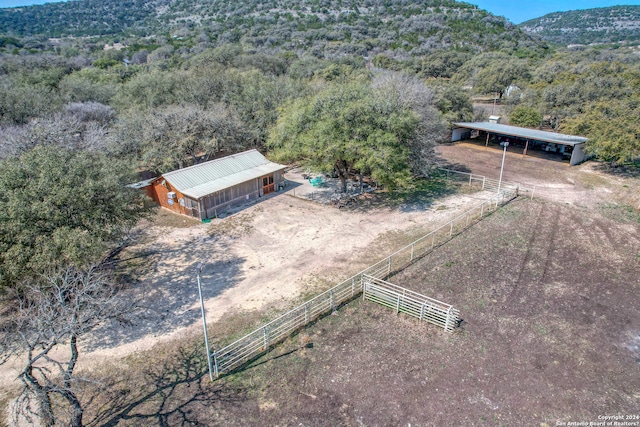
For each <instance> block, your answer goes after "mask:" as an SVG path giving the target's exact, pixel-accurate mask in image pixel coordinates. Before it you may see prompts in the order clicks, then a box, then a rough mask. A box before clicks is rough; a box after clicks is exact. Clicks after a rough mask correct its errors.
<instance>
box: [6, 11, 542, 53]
mask: <svg viewBox="0 0 640 427" xmlns="http://www.w3.org/2000/svg"><path fill="white" fill-rule="evenodd" d="M167 33H168V34H169V35H171V36H172V37H174V38H181V39H183V38H190V37H191V38H196V37H200V39H202V38H203V37H204V38H205V39H209V40H211V41H212V42H217V43H226V42H229V43H237V42H241V43H243V44H244V45H245V46H252V47H254V48H256V49H260V50H271V51H278V50H291V51H308V52H311V53H314V54H318V55H323V56H337V55H349V54H352V55H353V54H355V55H363V54H366V53H367V52H370V51H372V50H373V51H379V52H382V51H389V52H393V53H394V56H396V57H406V56H415V55H422V54H426V53H429V52H433V51H437V50H457V51H468V52H484V51H493V50H503V51H508V52H519V54H520V55H521V56H527V55H530V54H531V53H532V52H534V51H535V50H541V51H542V50H544V46H543V43H541V42H540V41H538V40H535V39H534V38H532V37H531V36H529V35H527V34H525V33H524V32H522V31H521V30H520V29H519V28H517V27H516V26H515V25H513V24H512V23H510V22H508V21H506V20H505V19H504V18H502V17H497V16H494V15H492V14H490V13H489V12H487V11H485V10H482V9H479V8H478V7H477V6H474V5H471V4H468V3H464V2H458V1H452V0H422V1H421V0H251V1H236V0H233V1H232V0H75V1H69V2H64V3H53V4H45V5H41V6H30V7H19V8H10V9H0V35H2V34H4V35H5V36H8V37H27V36H45V37H64V36H75V37H80V36H103V35H119V36H122V37H131V36H136V37H139V36H147V35H158V34H165V35H167Z"/></svg>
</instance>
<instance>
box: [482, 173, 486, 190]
mask: <svg viewBox="0 0 640 427" xmlns="http://www.w3.org/2000/svg"><path fill="white" fill-rule="evenodd" d="M486 180H487V177H486V176H483V177H482V189H483V190H484V184H485V181H486Z"/></svg>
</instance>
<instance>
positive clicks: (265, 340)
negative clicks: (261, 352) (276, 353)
mask: <svg viewBox="0 0 640 427" xmlns="http://www.w3.org/2000/svg"><path fill="white" fill-rule="evenodd" d="M262 336H263V338H264V349H265V350H266V349H267V348H268V346H267V344H268V342H269V338H268V337H267V327H266V326H265V327H263V328H262Z"/></svg>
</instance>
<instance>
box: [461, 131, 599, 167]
mask: <svg viewBox="0 0 640 427" xmlns="http://www.w3.org/2000/svg"><path fill="white" fill-rule="evenodd" d="M465 139H479V140H481V141H484V142H485V146H487V145H489V142H490V141H493V140H497V141H500V142H502V141H509V142H510V143H514V142H515V143H520V144H522V145H523V147H524V149H523V155H524V156H526V155H527V151H528V150H538V151H544V152H546V153H557V154H558V155H559V157H560V158H562V159H568V160H569V164H570V165H577V164H578V163H582V162H583V161H585V159H586V157H587V155H586V152H585V150H584V144H585V142H587V138H585V137H582V136H575V135H564V134H561V133H556V132H548V131H543V130H537V129H528V128H521V127H518V126H510V125H503V124H499V123H489V122H459V123H454V127H453V130H452V132H451V141H452V142H455V141H462V140H465Z"/></svg>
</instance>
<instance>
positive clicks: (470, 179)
mask: <svg viewBox="0 0 640 427" xmlns="http://www.w3.org/2000/svg"><path fill="white" fill-rule="evenodd" d="M472 176H473V175H471V174H469V187H471V177H472Z"/></svg>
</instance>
